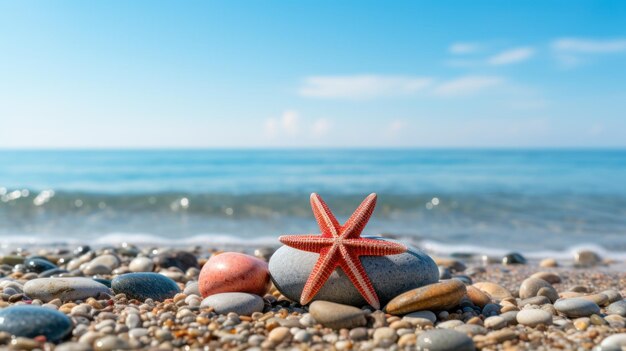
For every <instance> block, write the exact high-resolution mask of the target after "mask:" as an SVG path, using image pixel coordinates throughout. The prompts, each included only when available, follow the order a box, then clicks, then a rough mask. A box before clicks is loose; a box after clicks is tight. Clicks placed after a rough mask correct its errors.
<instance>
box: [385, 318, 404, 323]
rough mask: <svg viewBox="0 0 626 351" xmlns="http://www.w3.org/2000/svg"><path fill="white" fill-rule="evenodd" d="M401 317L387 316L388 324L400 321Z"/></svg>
mask: <svg viewBox="0 0 626 351" xmlns="http://www.w3.org/2000/svg"><path fill="white" fill-rule="evenodd" d="M400 319H401V318H400V317H398V316H391V317H389V318H387V324H391V323H393V322H395V321H399V320H400Z"/></svg>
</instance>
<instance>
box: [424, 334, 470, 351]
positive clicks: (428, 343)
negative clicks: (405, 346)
mask: <svg viewBox="0 0 626 351" xmlns="http://www.w3.org/2000/svg"><path fill="white" fill-rule="evenodd" d="M416 346H417V349H418V350H424V351H426V350H428V351H453V350H454V351H474V350H475V347H474V342H473V341H472V339H471V338H470V337H469V336H467V335H465V334H463V333H461V332H458V331H455V330H450V329H433V330H428V331H425V332H424V333H422V334H420V336H419V337H418V338H417V345H416Z"/></svg>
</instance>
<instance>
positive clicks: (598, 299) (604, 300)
mask: <svg viewBox="0 0 626 351" xmlns="http://www.w3.org/2000/svg"><path fill="white" fill-rule="evenodd" d="M580 298H581V299H585V300H589V301H593V302H595V303H596V304H597V305H598V306H606V305H608V303H609V297H608V296H606V295H604V294H593V295H584V296H581V297H580Z"/></svg>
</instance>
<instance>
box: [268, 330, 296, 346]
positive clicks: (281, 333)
mask: <svg viewBox="0 0 626 351" xmlns="http://www.w3.org/2000/svg"><path fill="white" fill-rule="evenodd" d="M290 336H291V333H290V332H289V328H287V327H277V328H274V329H273V330H272V331H271V332H270V333H269V334H268V336H267V338H268V340H271V341H273V342H275V343H277V344H280V343H281V342H283V341H286V340H288V339H289V338H290Z"/></svg>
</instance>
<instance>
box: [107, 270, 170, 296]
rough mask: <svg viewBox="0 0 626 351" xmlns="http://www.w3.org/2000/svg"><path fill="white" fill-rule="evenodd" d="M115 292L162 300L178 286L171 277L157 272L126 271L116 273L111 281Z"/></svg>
mask: <svg viewBox="0 0 626 351" xmlns="http://www.w3.org/2000/svg"><path fill="white" fill-rule="evenodd" d="M111 288H112V289H113V292H115V293H116V294H125V295H126V297H127V298H129V299H137V300H140V301H144V300H146V299H153V300H155V301H163V300H166V299H169V298H172V297H174V295H176V294H177V293H179V292H180V288H178V285H176V282H175V281H173V280H172V279H170V278H168V277H166V276H164V275H162V274H159V273H128V274H122V275H118V276H117V277H115V278H113V280H112V281H111Z"/></svg>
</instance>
